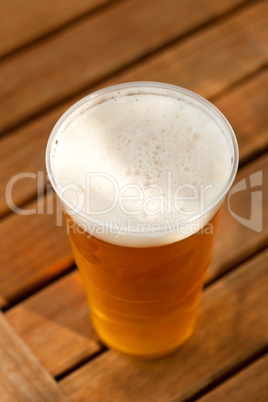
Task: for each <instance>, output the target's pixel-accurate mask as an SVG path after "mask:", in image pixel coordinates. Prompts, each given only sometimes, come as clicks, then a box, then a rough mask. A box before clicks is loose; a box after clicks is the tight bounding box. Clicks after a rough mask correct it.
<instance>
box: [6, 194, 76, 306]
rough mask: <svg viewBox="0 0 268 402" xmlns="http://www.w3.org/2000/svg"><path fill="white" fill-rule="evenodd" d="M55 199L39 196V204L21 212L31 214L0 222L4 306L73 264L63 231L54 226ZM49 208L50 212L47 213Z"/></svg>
mask: <svg viewBox="0 0 268 402" xmlns="http://www.w3.org/2000/svg"><path fill="white" fill-rule="evenodd" d="M55 199H56V197H55V196H54V195H53V194H52V193H50V194H49V195H48V196H47V197H41V198H40V200H39V204H38V202H34V203H31V204H28V205H27V207H26V208H25V210H24V212H25V211H26V210H27V211H28V212H32V213H33V214H31V215H17V214H13V215H11V216H10V217H8V218H7V219H4V220H2V221H1V223H0V237H1V239H2V240H1V243H0V261H1V263H0V264H1V270H0V295H1V299H2V300H1V301H2V302H4V305H5V304H7V303H8V301H9V300H14V299H17V298H19V297H20V296H22V295H25V294H27V293H28V291H31V290H32V289H34V288H36V287H38V286H40V284H42V283H45V282H46V281H48V280H49V279H50V278H52V277H55V276H57V275H58V274H59V273H60V272H62V271H63V270H64V269H66V267H68V266H70V265H71V264H72V263H73V259H72V255H71V250H70V245H69V241H68V238H67V234H66V229H65V227H64V226H56V225H57V220H56V216H58V219H59V220H60V219H61V212H60V209H56V202H55ZM57 205H58V204H57ZM43 208H44V212H42V209H43ZM52 209H53V212H54V213H53V214H50V213H51V210H52ZM27 211H26V212H27ZM38 211H39V213H38ZM47 211H48V213H47ZM57 211H58V214H57ZM59 223H60V222H59Z"/></svg>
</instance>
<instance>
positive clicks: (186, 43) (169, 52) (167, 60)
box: [105, 1, 268, 97]
mask: <svg viewBox="0 0 268 402" xmlns="http://www.w3.org/2000/svg"><path fill="white" fill-rule="evenodd" d="M267 13H268V2H267V1H262V2H252V5H251V6H249V7H247V8H245V9H244V11H240V12H238V13H235V14H233V16H231V17H229V18H228V19H225V20H224V21H222V22H220V23H217V24H214V25H212V26H209V27H207V28H206V29H203V30H202V31H200V32H198V33H197V34H196V35H191V36H190V37H189V38H186V39H185V40H183V41H179V42H178V43H175V44H174V45H173V46H170V47H167V48H165V49H164V50H163V52H161V53H157V54H156V55H153V56H152V57H151V58H150V59H148V60H144V61H143V62H141V63H140V64H139V65H138V66H137V67H136V68H133V69H129V70H126V71H123V72H122V73H121V74H120V75H118V76H117V80H118V82H128V81H137V80H140V79H141V77H142V80H144V81H146V80H148V81H160V82H168V83H170V84H176V85H179V86H182V87H184V88H188V89H192V90H194V91H196V92H198V93H200V94H201V95H202V94H203V96H205V97H208V96H211V95H208V92H209V93H210V94H217V93H219V92H221V91H223V90H224V89H225V88H226V87H227V88H228V87H229V86H231V85H233V84H234V83H235V82H236V81H238V80H239V79H241V78H242V77H244V76H247V75H249V74H251V73H253V72H254V71H256V70H257V69H259V68H260V67H261V66H263V65H266V64H267V60H268V42H267V40H266V38H267V36H268V26H267V25H268V24H267V18H266V15H267ZM107 83H108V84H109V81H108V82H106V83H105V84H107ZM196 88H197V89H196Z"/></svg>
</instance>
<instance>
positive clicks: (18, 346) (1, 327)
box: [0, 312, 70, 402]
mask: <svg viewBox="0 0 268 402" xmlns="http://www.w3.org/2000/svg"><path fill="white" fill-rule="evenodd" d="M0 334H1V336H0V362H1V366H0V400H1V401H2V402H5V401H6V402H8V401H12V402H22V401H27V402H42V401H43V402H45V401H50V402H53V401H54V402H63V401H66V402H67V401H69V402H70V399H69V398H68V397H67V396H65V395H64V393H63V392H62V390H61V389H60V387H59V386H58V384H57V383H56V382H55V380H54V379H53V378H52V377H51V376H50V374H49V373H48V372H47V371H46V370H45V369H44V367H43V366H42V365H41V364H40V362H39V360H38V359H37V358H36V357H35V355H34V354H33V353H32V351H31V350H30V348H29V347H28V346H26V345H25V343H24V342H23V341H22V340H21V339H20V337H19V336H18V335H17V334H16V333H15V331H14V329H13V328H12V327H11V325H9V323H8V321H7V320H6V319H5V317H4V315H3V314H2V313H1V312H0Z"/></svg>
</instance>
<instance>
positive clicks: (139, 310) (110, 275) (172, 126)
mask: <svg viewBox="0 0 268 402" xmlns="http://www.w3.org/2000/svg"><path fill="white" fill-rule="evenodd" d="M237 163H238V148H237V143H236V139H235V136H234V133H233V131H232V129H231V127H230V125H229V123H228V122H227V121H226V119H225V118H224V117H223V116H222V114H221V113H220V112H219V111H218V110H217V109H216V108H215V107H214V106H213V105H211V104H210V103H209V102H207V101H206V100H204V99H203V98H201V97H199V96H198V95H195V94H193V93H191V92H190V91H187V90H184V89H182V88H178V87H174V86H170V85H167V84H158V83H130V84H122V85H118V86H115V87H110V88H106V89H104V90H101V91H99V92H96V93H94V94H92V95H90V96H88V97H86V98H84V99H82V100H81V101H79V102H78V103H77V104H75V105H74V106H73V107H72V108H70V109H69V110H68V111H67V112H66V113H65V115H63V117H62V118H61V119H60V120H59V122H58V123H57V125H56V126H55V128H54V130H53V132H52V134H51V137H50V140H49V143H48V148H47V169H48V173H49V177H50V180H51V183H52V185H53V187H54V189H55V190H56V192H57V194H58V196H59V199H60V200H61V203H62V206H63V211H64V216H65V221H66V224H67V230H68V234H69V237H70V242H71V246H72V250H73V255H74V258H75V261H76V263H77V266H78V268H79V271H80V273H81V275H82V278H83V282H84V285H85V289H86V293H87V298H88V302H89V308H90V313H91V318H92V322H93V325H94V327H95V329H96V331H97V333H98V334H99V336H100V338H101V340H102V341H103V342H104V343H105V344H106V345H107V346H109V347H110V348H112V349H114V350H115V351H118V352H120V353H123V354H125V355H128V356H133V357H139V358H156V357H160V356H164V355H166V354H168V353H170V352H172V351H173V350H175V349H176V348H178V347H179V346H180V345H181V344H183V343H184V342H185V341H186V340H187V339H188V338H189V336H190V335H191V333H192V332H193V329H194V325H195V322H196V319H197V312H198V306H199V302H200V297H201V291H202V286H203V284H204V279H205V275H206V272H207V269H208V266H209V263H210V261H211V259H212V255H213V249H214V244H215V239H216V235H217V231H218V226H219V220H220V215H221V211H222V204H223V200H224V197H225V195H226V193H227V191H228V189H229V188H230V186H231V184H232V181H233V179H234V177H235V174H236V170H237ZM133 222H135V225H136V226H135V227H134V228H133V227H132V226H130V223H133Z"/></svg>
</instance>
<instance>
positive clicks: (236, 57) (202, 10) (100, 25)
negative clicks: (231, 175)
mask: <svg viewBox="0 0 268 402" xmlns="http://www.w3.org/2000/svg"><path fill="white" fill-rule="evenodd" d="M237 1H238V0H232V1H231V0H229V1H224V2H213V4H211V2H210V1H209V0H207V1H203V2H202V3H200V1H199V0H192V1H188V0H187V1H184V2H182V3H181V4H180V3H179V2H178V1H177V0H167V1H162V0H153V1H152V0H149V1H146V2H144V0H131V1H127V2H124V3H121V2H120V3H118V4H116V6H115V7H113V8H109V9H107V10H106V12H104V13H101V14H98V15H95V16H93V17H92V18H90V19H88V20H85V21H81V22H80V23H79V24H78V25H76V26H73V27H71V28H70V29H68V30H64V31H62V32H60V33H59V34H58V35H57V36H55V37H52V38H48V39H47V40H46V41H44V42H42V43H39V44H38V46H32V47H31V48H29V49H27V50H25V51H24V52H21V53H18V54H17V55H14V56H13V57H10V58H9V59H7V60H5V61H3V62H2V63H1V66H0V77H1V80H0V85H1V92H0V103H1V108H0V124H1V125H0V129H1V130H6V129H8V128H10V127H14V125H16V124H18V123H19V122H21V121H22V120H24V119H26V118H29V117H30V116H32V115H33V114H35V113H37V112H40V111H41V110H44V109H46V108H47V107H48V106H51V105H52V104H53V105H55V104H57V102H58V101H60V100H63V99H64V98H66V97H68V96H71V95H72V94H73V93H75V92H77V91H81V90H82V89H83V88H85V87H86V86H90V85H92V84H93V83H94V82H96V81H99V80H100V79H103V78H105V77H106V76H108V75H109V74H111V73H112V72H115V71H116V70H118V69H122V67H124V66H126V65H128V64H130V63H133V62H134V61H136V60H137V59H138V58H141V57H143V56H145V55H146V54H148V53H150V52H152V51H153V50H155V49H157V48H159V47H161V46H163V45H165V44H166V43H167V42H168V41H170V40H173V39H174V38H177V37H179V36H180V35H182V34H185V33H186V32H189V31H190V30H191V29H193V28H194V27H196V26H197V25H200V24H202V23H204V22H206V21H208V20H209V19H212V18H213V17H214V16H215V15H219V14H220V13H222V11H223V9H224V10H226V9H230V8H231V7H232V6H233V5H234V2H235V4H236V3H237ZM140 10H142V12H140ZM171 10H172V12H171ZM193 10H195V12H193ZM267 12H268V10H267V4H266V3H260V4H259V3H257V4H256V5H255V4H254V5H253V6H251V7H247V9H246V10H245V11H243V12H241V13H239V14H238V15H235V16H234V17H232V18H229V19H228V20H227V21H224V22H222V23H221V24H218V25H217V26H212V27H211V28H208V29H205V31H204V32H203V34H200V33H198V37H196V36H193V38H191V39H189V40H186V41H185V42H184V43H181V44H180V43H179V44H178V45H176V46H173V47H172V49H170V51H165V52H164V54H163V55H161V56H159V57H160V58H159V57H157V56H156V58H152V60H151V62H150V63H148V64H147V63H146V64H145V68H144V64H142V65H141V67H140V68H139V69H138V70H137V71H136V70H135V74H137V73H138V74H139V75H140V76H141V75H142V76H143V78H144V79H150V80H152V79H156V80H163V81H166V80H168V81H169V82H173V83H176V82H177V83H180V81H181V80H182V77H184V76H187V77H188V82H187V79H186V77H185V78H184V81H185V82H186V84H187V85H185V86H186V87H187V86H188V87H190V85H192V84H193V83H194V82H195V80H196V81H199V82H202V86H201V88H205V87H206V86H208V85H211V86H212V87H214V90H219V89H221V88H222V87H223V86H226V84H229V83H230V82H234V81H235V80H236V79H238V77H241V75H244V74H247V73H250V72H252V71H254V70H255V69H256V68H258V67H259V66H260V65H262V64H263V63H265V62H266V61H267V56H268V45H267V41H266V35H267V27H266V18H265V14H266V13H267ZM155 21H157V24H155V23H154V22H155ZM219 49H220V51H219ZM226 50H228V51H227V53H226ZM230 52H231V53H232V63H230ZM209 54H213V62H212V63H211V64H210V71H209V76H207V67H205V68H204V66H207V63H206V58H207V56H208V55H209ZM215 55H217V57H215ZM227 60H228V62H227ZM158 63H159V65H158ZM226 63H228V64H227V65H226ZM167 65H168V66H169V68H168V69H167V68H166V66H167ZM196 65H198V66H199V74H198V75H197V76H196V77H194V76H192V69H193V66H196ZM224 65H225V67H227V69H228V74H227V76H226V75H224V77H222V78H221V80H220V82H217V81H216V82H214V79H215V78H214V77H215V71H216V70H217V69H219V70H221V69H222V67H223V66H224ZM61 66H62V67H61ZM203 68H204V70H203ZM240 70H241V71H240ZM18 72H19V73H18ZM135 74H134V75H135ZM189 77H191V79H190V80H189ZM121 78H122V79H124V80H125V78H131V74H129V75H126V76H124V75H122V77H121ZM205 78H207V79H205ZM25 83H27V85H25Z"/></svg>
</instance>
